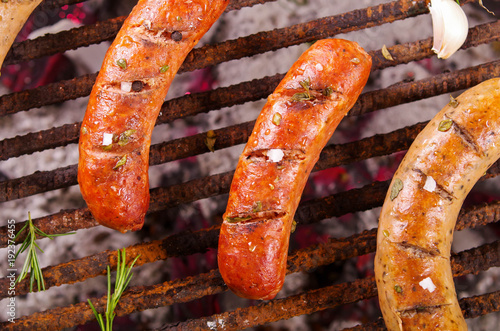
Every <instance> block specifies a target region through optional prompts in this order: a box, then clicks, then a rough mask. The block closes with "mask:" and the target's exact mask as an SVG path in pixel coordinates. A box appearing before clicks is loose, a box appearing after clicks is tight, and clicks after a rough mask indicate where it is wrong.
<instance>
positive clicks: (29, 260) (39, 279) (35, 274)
mask: <svg viewBox="0 0 500 331" xmlns="http://www.w3.org/2000/svg"><path fill="white" fill-rule="evenodd" d="M26 229H27V231H28V234H27V235H26V238H25V239H24V241H23V243H22V245H21V248H20V249H19V250H18V251H17V253H16V255H15V256H14V260H17V257H18V256H19V254H21V253H23V252H24V251H26V250H28V254H27V255H26V260H25V261H24V265H23V269H22V270H21V273H20V274H19V277H17V279H16V284H17V283H19V282H20V281H22V280H23V279H24V278H26V276H27V275H28V273H29V274H30V292H33V284H34V283H35V280H36V284H37V288H38V291H45V282H44V281H43V275H42V269H41V268H40V263H39V261H38V255H37V252H36V249H37V248H38V250H39V251H40V252H42V253H43V250H42V249H41V248H40V246H38V244H37V243H36V237H37V235H38V236H41V237H46V238H49V239H50V240H52V239H54V237H60V236H66V235H68V234H74V233H75V232H68V233H60V234H46V233H45V232H43V231H42V230H40V229H39V228H37V227H36V226H35V225H34V224H33V221H32V220H31V213H30V212H28V222H27V223H26V224H25V225H24V226H23V227H22V229H21V230H20V231H19V232H18V233H17V235H16V236H15V237H14V241H16V240H17V238H18V237H19V235H21V233H23V231H24V230H26Z"/></svg>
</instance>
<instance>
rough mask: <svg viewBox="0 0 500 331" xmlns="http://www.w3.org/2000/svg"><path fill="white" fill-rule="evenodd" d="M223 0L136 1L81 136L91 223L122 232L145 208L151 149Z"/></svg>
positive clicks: (136, 225)
mask: <svg viewBox="0 0 500 331" xmlns="http://www.w3.org/2000/svg"><path fill="white" fill-rule="evenodd" d="M227 4H228V0H212V1H209V0H189V1H175V0H163V1H154V0H140V1H139V2H138V4H137V5H136V6H135V7H134V9H133V10H132V12H131V14H130V16H129V17H128V18H127V19H126V20H125V22H124V24H123V27H122V28H121V30H120V31H119V33H118V35H117V37H116V39H115V40H114V42H113V44H112V45H111V47H110V48H109V50H108V52H107V53H106V56H105V59H104V62H103V65H102V70H101V71H100V72H99V75H98V77H97V80H96V83H95V85H94V87H93V89H92V93H91V95H90V100H89V103H88V107H87V111H86V113H85V118H84V120H83V123H82V127H81V131H80V145H79V151H80V159H79V163H78V181H79V184H80V189H81V192H82V195H83V197H84V199H85V201H86V202H87V205H88V207H89V209H90V211H91V212H92V214H93V216H94V217H95V219H96V220H97V221H98V222H99V223H101V224H102V225H105V226H107V227H110V228H113V229H116V230H119V231H121V232H126V231H128V230H131V231H135V230H138V229H140V228H141V227H142V225H143V223H144V216H145V214H146V211H147V209H148V206H149V183H148V166H149V146H150V143H151V133H152V130H153V127H154V124H155V121H156V118H157V117H158V113H159V111H160V107H161V105H162V103H163V101H164V99H165V96H166V94H167V91H168V88H169V86H170V83H171V82H172V79H173V78H174V76H175V74H176V72H177V70H178V69H179V67H180V66H181V64H182V62H183V61H184V59H185V57H186V56H187V54H188V53H189V51H190V50H191V49H192V48H193V47H194V45H196V43H197V42H198V41H199V40H200V38H201V37H202V36H203V35H204V34H205V32H206V31H207V30H208V29H209V28H210V27H211V26H212V24H213V23H214V22H215V21H216V20H217V18H218V17H219V16H220V15H221V14H222V12H223V11H224V9H225V7H226V6H227Z"/></svg>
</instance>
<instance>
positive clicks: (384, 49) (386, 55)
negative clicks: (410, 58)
mask: <svg viewBox="0 0 500 331" xmlns="http://www.w3.org/2000/svg"><path fill="white" fill-rule="evenodd" d="M382 55H383V56H384V58H385V59H386V60H389V61H394V58H393V57H392V55H391V53H389V50H388V49H387V47H386V46H385V45H384V46H382Z"/></svg>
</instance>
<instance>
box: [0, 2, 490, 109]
mask: <svg viewBox="0 0 500 331" xmlns="http://www.w3.org/2000/svg"><path fill="white" fill-rule="evenodd" d="M425 2H426V1H425V0H420V1H416V2H411V3H414V4H413V5H410V4H411V3H410V2H409V1H402V0H401V1H394V2H391V3H389V4H384V5H380V6H375V7H371V8H367V9H366V10H359V11H353V12H349V13H346V14H342V15H338V16H332V17H327V18H324V19H319V20H314V21H311V22H309V23H302V24H299V25H295V26H291V27H286V28H282V29H276V30H272V31H265V32H260V33H258V34H255V35H250V36H247V37H242V38H238V39H235V40H229V41H225V42H222V43H219V44H215V45H206V46H204V47H200V48H197V49H194V50H193V51H192V52H191V53H190V54H189V55H188V56H187V58H186V60H185V62H184V64H183V66H182V67H181V69H180V70H179V72H185V71H192V70H195V69H200V68H204V67H207V66H212V65H216V64H219V63H222V62H226V61H229V60H234V59H239V58H242V57H245V56H251V55H256V54H260V53H263V52H267V51H271V50H276V49H279V48H283V47H288V46H292V45H298V44H301V43H304V42H311V41H314V40H317V39H320V38H325V37H332V36H333V35H335V34H339V33H346V32H350V31H355V30H359V29H362V28H366V27H371V26H375V25H381V24H384V23H390V22H393V21H394V20H396V18H397V19H404V18H408V17H412V16H416V14H424V13H426V12H428V9H427V7H426V5H425ZM468 2H474V0H467V1H462V4H465V3H468ZM381 6H382V7H381ZM383 6H387V8H386V7H383ZM406 13H411V14H409V15H406ZM384 15H387V16H388V18H384ZM373 16H376V17H373ZM392 16H394V17H395V18H394V19H393V18H390V17H392ZM360 18H361V19H360ZM376 19H377V20H376ZM346 22H349V23H346ZM110 24H111V23H110ZM304 24H305V25H304ZM336 24H338V26H337V25H336ZM346 24H347V25H346ZM355 24H358V25H355ZM344 25H346V26H345V27H343V26H344ZM329 26H331V27H330V29H333V31H332V32H331V33H329V34H325V33H326V31H328V27H329ZM338 27H341V28H340V29H339V28H338ZM492 27H493V29H498V27H495V26H494V25H492ZM486 28H487V29H490V28H489V27H486ZM477 32H478V31H477V29H475V28H472V29H471V31H470V33H469V37H468V38H469V40H476V42H477V40H481V39H482V40H484V41H482V42H481V41H479V43H484V42H488V41H486V40H487V38H488V37H487V34H488V33H491V32H488V30H485V31H481V33H477ZM68 33H69V32H68ZM495 35H496V37H495V36H492V35H490V38H491V37H495V38H498V33H495ZM490 41H491V40H490ZM424 42H425V43H430V39H428V40H425V41H424ZM64 44H65V45H67V43H64ZM472 44H474V42H473V43H472ZM270 45H273V46H270ZM466 45H471V44H469V43H467V44H466ZM411 46H413V48H412V52H413V53H411V54H414V53H415V52H417V50H418V49H420V54H422V53H425V55H421V56H424V57H429V56H431V55H432V52H431V50H430V48H429V47H423V48H422V47H419V46H422V45H411ZM464 47H470V46H464ZM377 55H379V56H377V58H378V59H374V60H375V61H374V66H375V67H376V66H377V60H378V61H380V60H382V62H386V65H385V66H393V65H396V64H398V62H397V61H399V60H398V58H401V59H407V55H406V54H404V53H400V52H398V48H397V47H396V48H395V50H394V55H396V56H394V57H395V59H396V61H392V63H391V61H387V60H384V58H383V56H381V54H380V53H379V54H377ZM413 60H416V59H413ZM400 63H404V62H400ZM96 76H97V74H95V73H94V74H89V75H85V76H82V77H79V78H74V79H72V80H67V81H62V82H58V83H53V84H48V85H45V86H42V87H39V88H35V89H32V90H30V91H23V92H18V93H13V94H9V95H5V96H2V97H0V116H4V115H7V114H11V113H14V112H18V111H23V110H28V109H31V108H36V107H41V106H43V105H48V104H53V103H58V102H62V101H66V100H71V99H76V98H79V97H84V96H87V95H89V94H90V90H91V88H92V85H93V83H94V81H95V78H96ZM32 97H33V98H32Z"/></svg>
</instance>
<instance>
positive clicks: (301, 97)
mask: <svg viewBox="0 0 500 331" xmlns="http://www.w3.org/2000/svg"><path fill="white" fill-rule="evenodd" d="M311 99H312V97H311V94H309V93H307V92H300V93H295V94H294V95H293V96H292V101H309V100H311Z"/></svg>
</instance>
